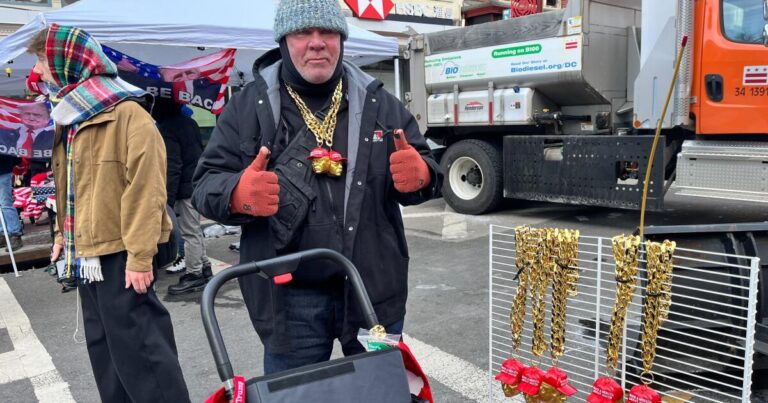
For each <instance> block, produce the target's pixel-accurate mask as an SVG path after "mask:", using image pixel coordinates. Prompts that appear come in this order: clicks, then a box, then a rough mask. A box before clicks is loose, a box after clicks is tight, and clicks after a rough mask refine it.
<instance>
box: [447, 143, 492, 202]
mask: <svg viewBox="0 0 768 403" xmlns="http://www.w3.org/2000/svg"><path fill="white" fill-rule="evenodd" d="M441 164H442V167H443V172H445V175H446V177H445V180H444V182H443V198H444V199H445V201H446V203H448V205H449V206H451V208H453V209H454V210H456V211H457V212H459V213H462V214H484V213H487V212H490V211H492V210H493V209H494V208H496V207H497V206H498V205H499V202H501V199H502V197H503V194H504V193H503V192H504V182H503V179H502V178H503V176H502V168H503V166H502V159H501V150H500V149H499V147H497V146H495V145H493V144H491V143H488V142H486V141H482V140H462V141H459V142H458V143H455V144H453V145H451V146H450V147H448V150H447V151H446V152H445V155H443V158H442V161H441Z"/></svg>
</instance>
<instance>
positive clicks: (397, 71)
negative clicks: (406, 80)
mask: <svg viewBox="0 0 768 403" xmlns="http://www.w3.org/2000/svg"><path fill="white" fill-rule="evenodd" d="M394 61H395V97H396V98H397V99H398V100H401V99H400V58H399V57H396V58H395V60H394Z"/></svg>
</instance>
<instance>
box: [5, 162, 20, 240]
mask: <svg viewBox="0 0 768 403" xmlns="http://www.w3.org/2000/svg"><path fill="white" fill-rule="evenodd" d="M12 180H13V175H12V174H11V173H7V174H2V175H0V208H2V209H3V218H4V219H5V226H6V227H7V228H8V235H18V236H21V220H19V212H18V211H16V207H13V186H12V185H13V183H12ZM1 230H2V228H0V231H1Z"/></svg>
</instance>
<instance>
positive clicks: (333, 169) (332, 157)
mask: <svg viewBox="0 0 768 403" xmlns="http://www.w3.org/2000/svg"><path fill="white" fill-rule="evenodd" d="M285 88H286V90H287V91H288V95H290V96H291V99H293V102H294V103H295V104H296V107H297V108H299V112H300V113H301V118H302V119H303V120H304V124H306V125H307V128H308V129H309V131H311V132H312V134H314V135H315V140H317V147H316V148H315V149H314V150H312V152H311V153H310V154H309V159H310V160H312V170H313V171H314V172H315V173H316V174H323V173H327V174H329V175H331V176H341V174H342V172H343V167H342V162H343V161H344V157H342V155H341V154H340V153H339V152H337V151H334V150H333V132H334V131H335V130H336V116H337V115H338V113H339V107H341V98H342V95H343V84H342V80H339V83H338V84H337V85H336V89H335V90H334V91H333V96H332V97H331V107H330V108H328V114H326V115H325V118H324V119H323V121H322V122H321V121H320V119H318V118H317V117H316V116H315V115H314V114H313V113H312V111H310V110H309V108H308V107H307V104H305V103H304V101H303V100H302V99H301V97H300V96H299V94H297V93H296V91H294V90H293V88H291V86H290V85H286V86H285ZM323 145H325V146H326V147H328V149H327V150H326V149H325V148H323Z"/></svg>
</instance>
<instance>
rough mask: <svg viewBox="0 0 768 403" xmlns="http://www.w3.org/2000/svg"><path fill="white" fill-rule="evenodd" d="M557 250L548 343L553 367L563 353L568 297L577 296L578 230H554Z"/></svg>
mask: <svg viewBox="0 0 768 403" xmlns="http://www.w3.org/2000/svg"><path fill="white" fill-rule="evenodd" d="M555 238H556V244H557V248H556V250H555V251H554V252H555V265H554V276H553V282H552V322H551V323H552V324H551V326H550V327H551V330H552V336H551V338H552V340H551V342H550V346H551V349H552V350H551V354H552V361H553V366H557V360H558V358H560V357H561V356H562V355H563V354H564V353H565V326H566V313H567V302H568V296H576V295H577V292H578V291H577V283H578V281H579V270H578V263H577V261H576V259H577V257H578V254H579V251H578V248H579V231H578V230H555Z"/></svg>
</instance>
